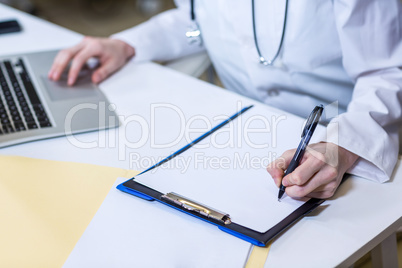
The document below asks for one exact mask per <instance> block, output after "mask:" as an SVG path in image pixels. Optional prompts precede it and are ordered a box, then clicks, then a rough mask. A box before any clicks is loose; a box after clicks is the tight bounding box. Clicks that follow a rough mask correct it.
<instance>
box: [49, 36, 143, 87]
mask: <svg viewBox="0 0 402 268" xmlns="http://www.w3.org/2000/svg"><path fill="white" fill-rule="evenodd" d="M134 54H135V50H134V48H133V47H131V46H130V45H128V44H127V43H125V42H123V41H120V40H117V39H110V38H95V37H85V38H84V39H83V40H82V41H81V42H80V43H79V44H77V45H76V46H73V47H71V48H67V49H64V50H62V51H60V52H59V53H58V55H57V56H56V58H55V60H54V62H53V65H52V67H51V68H50V71H49V74H48V77H49V79H51V80H54V81H58V80H59V79H60V77H61V75H62V73H63V71H64V70H65V69H66V68H67V66H68V65H69V63H70V62H71V67H70V70H69V72H68V80H67V84H68V85H69V86H72V85H74V83H75V82H76V80H77V77H78V74H79V72H80V70H81V69H82V68H83V66H84V65H85V63H86V62H87V61H88V60H89V59H90V58H93V57H95V58H98V59H99V63H100V65H99V67H98V68H97V69H96V70H95V71H94V72H93V73H92V82H94V83H99V82H101V81H103V80H104V79H106V78H107V77H108V76H110V75H111V74H112V73H114V72H115V71H117V70H118V69H120V68H121V67H122V66H123V65H124V64H125V63H126V62H127V60H128V59H130V58H131V57H133V56H134Z"/></svg>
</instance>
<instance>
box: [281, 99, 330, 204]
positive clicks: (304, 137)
mask: <svg viewBox="0 0 402 268" xmlns="http://www.w3.org/2000/svg"><path fill="white" fill-rule="evenodd" d="M323 110H324V107H323V106H322V105H319V106H316V107H315V108H314V110H313V111H312V112H311V114H310V116H309V117H308V118H307V121H306V125H305V126H304V129H303V132H302V134H301V141H300V143H299V146H298V147H297V150H296V153H295V154H294V156H293V158H292V161H290V164H289V166H288V168H287V169H286V171H285V175H284V176H283V177H286V175H288V174H290V173H292V172H293V171H294V170H295V169H296V168H297V166H299V163H300V160H301V159H302V158H303V155H304V152H305V151H306V148H307V145H308V143H309V142H310V139H311V137H312V136H313V133H314V130H315V128H316V127H317V124H318V121H319V120H320V117H321V114H322V111H323ZM285 188H286V187H285V186H283V184H282V183H281V186H280V187H279V193H278V201H280V200H281V198H282V196H283V194H284V193H285Z"/></svg>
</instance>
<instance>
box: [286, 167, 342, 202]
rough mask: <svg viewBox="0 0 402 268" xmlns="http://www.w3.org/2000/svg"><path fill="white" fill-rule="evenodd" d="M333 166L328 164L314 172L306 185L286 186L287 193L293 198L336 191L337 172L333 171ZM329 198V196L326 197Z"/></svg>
mask: <svg viewBox="0 0 402 268" xmlns="http://www.w3.org/2000/svg"><path fill="white" fill-rule="evenodd" d="M332 169H334V168H332V167H330V166H326V167H324V168H323V169H321V170H320V171H318V172H317V173H316V174H314V175H313V176H312V177H311V178H310V179H309V180H308V181H307V182H306V183H305V184H304V185H292V186H289V187H286V194H287V195H289V196H291V197H293V198H301V197H304V196H311V194H312V193H313V192H327V193H328V194H329V193H332V194H333V193H334V192H335V190H336V188H337V187H338V184H337V180H336V179H337V174H335V173H334V172H333V171H332ZM326 198H327V197H326Z"/></svg>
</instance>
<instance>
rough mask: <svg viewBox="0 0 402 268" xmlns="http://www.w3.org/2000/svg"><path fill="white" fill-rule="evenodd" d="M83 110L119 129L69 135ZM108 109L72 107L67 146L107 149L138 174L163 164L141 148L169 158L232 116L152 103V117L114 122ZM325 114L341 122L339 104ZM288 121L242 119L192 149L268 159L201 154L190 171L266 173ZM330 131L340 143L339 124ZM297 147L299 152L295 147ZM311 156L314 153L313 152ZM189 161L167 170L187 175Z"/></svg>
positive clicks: (257, 117)
mask: <svg viewBox="0 0 402 268" xmlns="http://www.w3.org/2000/svg"><path fill="white" fill-rule="evenodd" d="M242 107H243V105H242V103H241V102H238V103H237V110H238V111H240V110H241V109H242ZM83 109H91V110H93V111H95V112H96V111H97V112H98V119H99V122H100V124H103V125H106V124H107V123H108V122H112V123H114V122H116V120H119V121H120V123H121V126H120V127H118V128H112V129H108V130H107V131H99V132H97V134H96V135H85V136H81V135H71V133H72V125H73V122H74V120H79V114H78V112H79V111H81V110H83ZM106 109H109V110H110V111H115V110H116V106H115V105H113V104H112V105H109V106H108V107H106V104H105V103H104V102H101V103H99V104H93V103H82V104H79V105H77V106H75V107H73V108H72V109H71V110H70V111H69V113H68V114H67V116H66V118H65V124H64V127H65V132H66V135H67V139H68V141H69V142H70V143H71V144H72V145H74V146H76V147H79V148H83V149H93V148H108V149H113V150H112V152H115V150H114V149H117V157H118V160H119V161H129V166H130V168H133V169H137V170H143V169H146V168H149V167H150V166H152V165H154V164H156V163H158V162H159V161H160V160H162V159H159V158H152V157H147V156H146V155H141V154H140V153H139V152H138V151H139V150H138V149H140V148H142V147H147V148H151V149H162V150H163V151H164V152H165V153H166V149H169V152H170V153H172V151H171V150H175V149H179V148H181V147H182V146H183V145H185V144H188V143H190V142H192V141H193V140H194V139H195V138H197V137H199V136H200V135H202V134H204V133H205V132H207V131H209V130H210V129H212V128H213V127H214V126H216V125H218V124H219V123H221V122H222V121H224V120H227V119H228V118H229V116H228V115H217V116H214V117H212V118H210V117H207V116H205V115H201V114H195V115H191V116H188V115H187V116H186V114H185V112H184V111H183V110H181V109H180V108H179V107H178V106H176V105H173V104H171V103H153V104H151V105H150V110H149V112H148V113H143V114H144V116H141V115H138V114H131V115H129V116H124V115H119V116H118V118H116V117H115V116H108V118H107V116H106V114H107V113H106ZM324 111H325V117H326V118H327V119H328V118H329V117H331V118H332V117H337V112H338V109H337V103H333V104H331V105H330V106H326V107H325V109H324ZM166 114H168V115H169V118H171V122H161V121H163V120H166V117H167V116H166ZM286 119H287V115H286V114H281V115H278V114H276V115H270V116H269V117H266V116H264V115H262V114H255V115H253V116H251V117H248V118H243V117H242V116H239V117H238V118H237V119H236V120H234V121H233V122H235V121H236V123H237V124H238V126H241V127H235V126H234V124H228V125H226V126H225V127H222V128H221V129H220V131H219V132H215V133H213V134H212V135H210V137H209V139H208V141H207V142H200V143H199V144H196V145H195V146H194V147H195V148H196V149H205V148H210V147H213V148H217V149H224V148H241V147H242V146H243V145H246V146H248V147H250V148H253V149H262V150H266V152H267V155H266V156H264V157H262V158H261V157H260V159H256V158H255V157H253V156H252V155H240V154H237V155H236V154H234V155H233V156H231V157H230V161H231V162H230V163H229V159H226V158H225V157H221V158H219V159H218V157H214V156H207V155H204V156H203V157H202V154H199V155H197V157H195V156H194V158H193V159H192V161H193V162H192V163H191V165H196V166H197V167H202V164H204V165H207V166H209V167H212V168H216V167H220V168H234V167H242V166H243V167H246V168H247V167H253V168H257V167H258V168H262V167H266V165H268V164H269V163H270V162H271V161H273V160H275V159H276V158H277V157H279V155H277V154H276V153H273V151H275V150H272V149H273V148H276V147H277V146H278V140H279V137H278V135H279V134H280V132H279V131H278V128H279V126H280V125H281V123H282V122H284V121H285V120H286ZM328 121H329V120H328ZM256 122H257V123H258V125H259V126H260V127H259V128H256V127H255V123H256ZM169 124H172V125H174V128H175V130H174V131H172V132H174V134H173V135H172V133H169V135H168V136H169V138H168V139H166V138H165V136H164V135H165V133H166V131H164V130H163V129H161V125H163V126H164V127H166V126H168V125H169ZM329 126H330V127H331V131H332V132H334V130H335V133H331V135H330V136H331V137H332V140H334V137H335V138H337V131H338V126H337V122H336V120H335V121H333V122H332V121H331V122H330V124H329ZM301 129H302V126H300V131H301ZM168 131H170V130H168ZM321 134H322V133H321ZM253 135H267V137H269V139H268V138H267V140H265V141H264V142H263V143H257V142H256V141H255V140H253V139H252V137H253ZM299 135H300V134H297V136H299ZM325 135H326V136H329V135H328V133H324V136H325ZM161 137H163V138H161ZM222 137H225V138H222ZM326 138H327V137H320V139H321V140H325V139H326ZM294 146H295V147H296V146H297V144H295V145H294ZM308 150H310V152H311V150H312V149H308ZM277 153H283V152H277ZM268 154H269V155H268ZM312 154H314V152H312ZM165 156H166V155H165ZM189 161H190V160H188V159H183V158H177V160H176V161H172V160H170V161H168V162H167V164H166V165H165V166H166V167H169V166H168V165H176V167H177V166H180V167H179V168H180V169H181V170H185V169H186V168H188V166H189V165H190V164H189Z"/></svg>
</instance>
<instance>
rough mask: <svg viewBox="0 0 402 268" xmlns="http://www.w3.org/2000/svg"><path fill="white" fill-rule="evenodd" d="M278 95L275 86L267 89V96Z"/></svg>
mask: <svg viewBox="0 0 402 268" xmlns="http://www.w3.org/2000/svg"><path fill="white" fill-rule="evenodd" d="M278 95H279V90H277V89H275V88H271V89H268V96H270V97H276V96H278Z"/></svg>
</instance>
